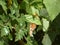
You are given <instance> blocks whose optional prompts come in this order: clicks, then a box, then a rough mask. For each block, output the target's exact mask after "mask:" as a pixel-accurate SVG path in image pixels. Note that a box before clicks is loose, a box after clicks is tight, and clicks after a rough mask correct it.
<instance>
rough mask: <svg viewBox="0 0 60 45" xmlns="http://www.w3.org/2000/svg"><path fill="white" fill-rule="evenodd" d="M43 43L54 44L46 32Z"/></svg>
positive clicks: (44, 44) (45, 44)
mask: <svg viewBox="0 0 60 45" xmlns="http://www.w3.org/2000/svg"><path fill="white" fill-rule="evenodd" d="M42 43H43V45H51V44H52V42H51V40H50V38H49V36H48V34H45V36H44V38H43V40H42Z"/></svg>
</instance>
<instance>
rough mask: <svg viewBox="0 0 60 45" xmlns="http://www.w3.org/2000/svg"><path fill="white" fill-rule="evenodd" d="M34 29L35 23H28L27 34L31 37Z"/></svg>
mask: <svg viewBox="0 0 60 45" xmlns="http://www.w3.org/2000/svg"><path fill="white" fill-rule="evenodd" d="M35 29H36V24H34V23H31V24H30V31H29V35H30V36H32V37H33V34H32V33H33V31H34V30H35Z"/></svg>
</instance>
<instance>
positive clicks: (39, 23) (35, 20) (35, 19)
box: [25, 15, 41, 25]
mask: <svg viewBox="0 0 60 45" xmlns="http://www.w3.org/2000/svg"><path fill="white" fill-rule="evenodd" d="M25 17H26V20H27V22H30V23H35V24H36V25H41V22H40V19H38V18H36V17H35V18H33V16H32V15H25Z"/></svg>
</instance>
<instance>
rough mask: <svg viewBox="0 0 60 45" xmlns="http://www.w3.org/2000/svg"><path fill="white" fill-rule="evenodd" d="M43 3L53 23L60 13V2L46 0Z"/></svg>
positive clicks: (57, 0)
mask: <svg viewBox="0 0 60 45" xmlns="http://www.w3.org/2000/svg"><path fill="white" fill-rule="evenodd" d="M43 2H44V4H45V6H46V9H47V11H48V13H49V16H50V20H51V21H53V20H54V19H55V18H56V16H57V15H58V14H59V13H60V0H44V1H43Z"/></svg>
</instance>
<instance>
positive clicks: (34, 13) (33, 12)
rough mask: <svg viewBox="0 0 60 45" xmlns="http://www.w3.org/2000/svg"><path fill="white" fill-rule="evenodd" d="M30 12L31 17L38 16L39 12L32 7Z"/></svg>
mask: <svg viewBox="0 0 60 45" xmlns="http://www.w3.org/2000/svg"><path fill="white" fill-rule="evenodd" d="M31 12H32V14H33V15H36V14H37V15H39V10H38V9H36V8H35V7H34V6H31Z"/></svg>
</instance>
